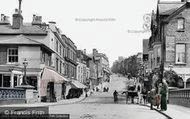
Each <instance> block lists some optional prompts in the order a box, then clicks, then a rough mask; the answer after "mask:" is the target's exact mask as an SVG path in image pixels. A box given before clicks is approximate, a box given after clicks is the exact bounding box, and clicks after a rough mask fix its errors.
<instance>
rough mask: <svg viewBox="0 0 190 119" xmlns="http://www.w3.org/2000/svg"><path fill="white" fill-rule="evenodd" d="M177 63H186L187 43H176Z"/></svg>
mask: <svg viewBox="0 0 190 119" xmlns="http://www.w3.org/2000/svg"><path fill="white" fill-rule="evenodd" d="M176 63H185V44H176Z"/></svg>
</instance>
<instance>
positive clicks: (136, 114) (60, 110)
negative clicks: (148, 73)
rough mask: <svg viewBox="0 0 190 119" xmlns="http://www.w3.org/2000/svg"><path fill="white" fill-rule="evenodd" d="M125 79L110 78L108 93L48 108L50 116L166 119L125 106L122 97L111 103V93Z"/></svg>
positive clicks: (100, 118)
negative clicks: (117, 101)
mask: <svg viewBox="0 0 190 119" xmlns="http://www.w3.org/2000/svg"><path fill="white" fill-rule="evenodd" d="M125 80H126V79H124V78H121V77H116V76H112V78H111V84H110V88H111V89H110V92H106V93H105V92H94V93H93V94H92V95H91V96H90V97H88V98H86V99H85V100H84V101H82V102H79V103H76V104H69V105H56V106H50V110H49V111H50V114H70V118H71V119H166V117H164V116H163V115H161V114H160V113H158V112H156V111H154V110H150V109H149V108H148V107H145V106H140V105H137V104H125V99H124V98H123V97H120V98H119V103H118V104H115V103H114V102H113V96H112V93H113V91H114V90H115V89H117V90H122V89H123V88H124V87H125V85H124V81H125Z"/></svg>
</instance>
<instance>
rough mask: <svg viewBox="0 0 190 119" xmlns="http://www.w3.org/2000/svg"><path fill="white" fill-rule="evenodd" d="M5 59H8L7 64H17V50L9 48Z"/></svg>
mask: <svg viewBox="0 0 190 119" xmlns="http://www.w3.org/2000/svg"><path fill="white" fill-rule="evenodd" d="M7 57H8V63H16V62H18V48H9V49H8V54H7Z"/></svg>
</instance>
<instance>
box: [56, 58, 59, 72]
mask: <svg viewBox="0 0 190 119" xmlns="http://www.w3.org/2000/svg"><path fill="white" fill-rule="evenodd" d="M58 65H59V59H57V58H56V71H58V70H59V69H58V68H59V66H58Z"/></svg>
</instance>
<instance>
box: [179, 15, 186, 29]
mask: <svg viewBox="0 0 190 119" xmlns="http://www.w3.org/2000/svg"><path fill="white" fill-rule="evenodd" d="M184 29H185V19H184V18H179V19H178V30H184Z"/></svg>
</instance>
